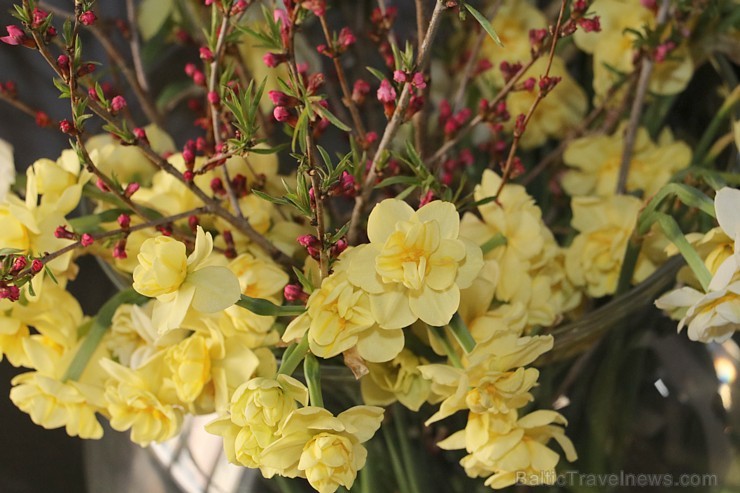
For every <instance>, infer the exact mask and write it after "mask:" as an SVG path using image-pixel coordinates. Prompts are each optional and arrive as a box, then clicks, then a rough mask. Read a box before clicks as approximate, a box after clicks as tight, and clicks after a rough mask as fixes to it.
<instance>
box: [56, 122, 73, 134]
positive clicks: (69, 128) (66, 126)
mask: <svg viewBox="0 0 740 493" xmlns="http://www.w3.org/2000/svg"><path fill="white" fill-rule="evenodd" d="M59 130H61V131H62V133H65V134H70V135H71V134H73V133H74V131H75V126H74V125H73V124H72V122H71V121H69V120H62V121H60V122H59Z"/></svg>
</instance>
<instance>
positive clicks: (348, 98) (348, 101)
mask: <svg viewBox="0 0 740 493" xmlns="http://www.w3.org/2000/svg"><path fill="white" fill-rule="evenodd" d="M319 22H320V23H321V30H322V31H323V32H324V39H326V44H327V46H328V47H329V49H330V50H332V56H331V59H332V62H334V70H336V72H337V79H338V80H339V87H341V89H342V94H343V95H344V99H343V101H342V102H343V103H344V105H345V106H346V107H347V108H348V109H349V112H350V115H351V116H352V123H354V126H355V130H356V131H357V137H358V139H359V141H360V142H362V143H364V142H365V140H366V132H365V125H364V124H363V123H362V118H361V117H360V111H359V110H358V109H357V105H356V104H355V102H354V101H352V92H351V91H350V89H349V83H348V82H347V75H346V74H345V73H344V67H342V64H341V63H340V62H339V56H337V55H336V54H335V53H333V50H334V47H333V46H332V42H333V40H332V37H331V33H330V32H329V25H328V24H327V23H326V17H325V16H323V15H321V16H319Z"/></svg>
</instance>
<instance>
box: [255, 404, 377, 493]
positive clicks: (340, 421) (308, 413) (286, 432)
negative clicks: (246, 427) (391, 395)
mask: <svg viewBox="0 0 740 493" xmlns="http://www.w3.org/2000/svg"><path fill="white" fill-rule="evenodd" d="M382 419H383V409H382V408H379V407H374V406H355V407H352V408H350V409H348V410H346V411H344V412H343V413H340V414H339V415H338V416H336V417H335V416H333V415H332V414H331V413H330V412H329V411H327V410H326V409H323V408H319V407H314V406H309V407H304V408H301V409H298V410H296V411H293V412H292V413H291V414H290V415H289V416H288V418H287V419H286V420H285V423H284V424H283V426H282V427H281V428H280V435H281V436H280V438H278V439H277V440H275V441H274V442H272V443H271V444H270V445H269V446H268V447H267V448H266V449H265V450H264V451H263V452H262V464H264V465H266V466H267V467H270V468H273V469H275V470H277V471H278V473H279V474H280V475H282V476H287V477H291V478H292V477H305V478H306V479H308V482H309V483H310V484H311V486H312V487H313V488H314V489H315V490H316V491H318V492H319V493H333V492H335V491H336V490H337V489H338V488H339V486H340V485H341V486H344V487H345V488H347V489H350V488H352V485H353V484H354V482H355V478H356V477H357V471H359V470H360V469H362V467H363V466H364V465H365V460H366V458H367V450H366V449H365V447H363V446H362V444H363V443H364V442H366V441H368V440H369V439H370V438H372V436H373V435H374V434H375V432H376V431H377V429H378V428H379V427H380V422H381V421H382Z"/></svg>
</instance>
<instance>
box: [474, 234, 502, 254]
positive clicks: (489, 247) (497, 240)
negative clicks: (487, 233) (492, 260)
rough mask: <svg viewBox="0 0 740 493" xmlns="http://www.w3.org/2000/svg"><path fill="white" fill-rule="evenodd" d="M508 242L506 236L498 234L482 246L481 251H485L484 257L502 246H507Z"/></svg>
mask: <svg viewBox="0 0 740 493" xmlns="http://www.w3.org/2000/svg"><path fill="white" fill-rule="evenodd" d="M507 243H508V242H507V240H506V236H504V234H503V233H496V234H495V235H493V236H492V237H491V239H489V240H488V241H486V242H485V243H483V244H482V245H481V246H480V249H481V250H482V251H483V255H485V254H487V253H488V252H490V251H493V250H495V249H496V248H498V247H500V246H504V245H506V244H507Z"/></svg>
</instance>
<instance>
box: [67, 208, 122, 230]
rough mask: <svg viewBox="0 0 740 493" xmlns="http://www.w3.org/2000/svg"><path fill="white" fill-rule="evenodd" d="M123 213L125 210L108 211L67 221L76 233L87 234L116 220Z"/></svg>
mask: <svg viewBox="0 0 740 493" xmlns="http://www.w3.org/2000/svg"><path fill="white" fill-rule="evenodd" d="M125 212H126V210H124V209H109V210H107V211H104V212H100V213H98V214H89V215H87V216H80V217H74V218H72V219H69V224H70V226H72V229H73V230H74V231H75V232H76V233H89V232H91V231H95V230H96V229H98V226H99V225H100V224H103V223H111V222H113V221H115V220H116V219H118V216H120V215H121V214H123V213H125Z"/></svg>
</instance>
